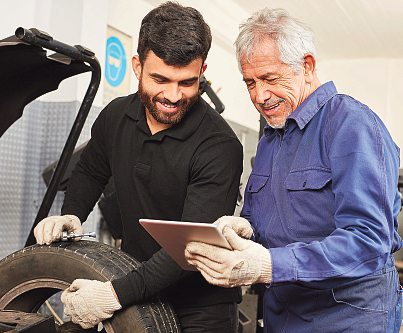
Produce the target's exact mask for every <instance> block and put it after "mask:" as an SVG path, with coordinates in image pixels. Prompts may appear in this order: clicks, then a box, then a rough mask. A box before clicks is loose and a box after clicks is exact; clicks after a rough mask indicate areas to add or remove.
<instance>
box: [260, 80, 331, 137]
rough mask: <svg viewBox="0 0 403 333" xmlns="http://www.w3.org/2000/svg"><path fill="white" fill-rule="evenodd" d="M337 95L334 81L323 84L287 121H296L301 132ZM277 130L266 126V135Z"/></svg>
mask: <svg viewBox="0 0 403 333" xmlns="http://www.w3.org/2000/svg"><path fill="white" fill-rule="evenodd" d="M336 94H337V90H336V86H335V85H334V83H333V81H329V82H326V83H325V84H322V85H321V86H320V87H319V88H318V89H316V90H315V91H314V92H313V93H312V94H310V95H309V96H308V97H307V98H306V99H305V100H304V101H303V102H302V103H301V105H299V106H298V107H297V108H296V110H295V111H294V112H293V113H291V114H290V115H289V116H288V118H287V119H294V120H295V122H296V123H297V125H298V127H299V129H300V130H302V129H304V128H305V126H306V125H307V124H308V123H309V121H310V120H311V119H312V118H313V117H314V116H315V115H316V114H317V113H318V111H319V110H320V109H321V107H322V106H323V105H324V104H325V103H326V102H327V101H328V100H329V99H330V98H332V97H333V96H334V95H336ZM273 131H275V129H273V128H271V127H270V126H269V125H266V126H265V128H264V134H265V135H266V136H267V135H270V134H271V133H272V132H273Z"/></svg>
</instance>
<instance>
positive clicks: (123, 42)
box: [103, 26, 132, 105]
mask: <svg viewBox="0 0 403 333" xmlns="http://www.w3.org/2000/svg"><path fill="white" fill-rule="evenodd" d="M131 52H132V37H130V36H128V35H126V34H125V33H123V32H121V31H119V30H117V29H115V28H113V27H111V26H108V30H107V36H106V49H105V65H104V70H103V72H104V78H105V80H104V96H103V104H104V105H105V104H108V103H109V102H110V101H111V100H112V99H114V98H116V97H120V96H125V95H128V94H129V93H130V77H131V65H130V63H131V57H132V54H131Z"/></svg>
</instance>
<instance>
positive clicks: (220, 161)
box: [62, 94, 242, 305]
mask: <svg viewBox="0 0 403 333" xmlns="http://www.w3.org/2000/svg"><path fill="white" fill-rule="evenodd" d="M241 173H242V145H241V144H240V142H239V140H238V139H237V137H236V135H235V134H234V132H233V131H232V130H231V128H230V127H229V125H228V124H227V123H226V122H225V121H224V119H223V118H222V117H221V116H220V115H219V114H218V113H217V112H215V111H214V110H213V109H212V108H211V107H210V106H209V105H208V104H207V103H206V102H205V101H204V100H203V99H202V98H199V100H198V101H197V102H196V103H195V104H194V105H193V106H192V108H191V109H190V110H189V111H188V113H187V114H186V116H185V117H184V119H183V120H182V121H181V122H180V123H179V124H176V125H174V126H172V127H170V128H168V129H166V130H163V131H160V132H158V133H156V134H154V135H152V134H151V132H150V130H149V128H148V125H147V121H146V117H145V110H144V106H143V105H142V103H141V102H140V99H139V97H138V95H137V94H134V95H130V96H127V97H122V98H118V99H116V100H114V101H112V102H111V103H110V104H109V105H108V106H107V107H106V108H105V109H104V110H103V111H102V112H101V113H100V115H99V117H98V118H97V120H96V121H95V123H94V125H93V128H92V137H91V140H90V141H89V143H88V145H87V147H86V148H85V150H84V151H83V153H82V156H81V160H80V162H79V163H78V164H77V167H76V169H75V171H74V172H73V174H72V177H71V180H70V182H69V186H68V190H67V193H66V197H65V202H64V205H63V208H62V213H63V214H66V213H68V214H74V215H77V216H78V217H79V218H80V219H81V220H82V221H85V219H86V218H87V216H88V214H89V212H90V211H91V210H92V208H93V206H94V205H95V203H96V201H97V200H98V198H99V196H100V194H101V192H102V190H103V188H104V186H105V184H106V183H107V181H108V180H109V178H110V176H113V180H114V183H115V187H116V195H117V200H118V202H119V209H120V213H121V216H122V224H123V239H122V249H123V250H124V251H125V252H127V253H129V254H130V255H132V256H134V257H135V258H136V259H137V260H139V261H146V260H149V259H150V258H152V257H153V255H154V254H156V253H157V252H158V251H159V250H160V246H159V245H158V244H157V243H156V242H155V241H154V239H153V238H152V237H151V236H150V235H149V234H148V233H147V231H145V230H144V229H143V227H142V226H141V225H140V224H139V223H138V220H139V219H140V218H151V219H167V220H178V221H194V222H213V221H215V220H216V219H217V218H218V217H220V216H222V215H231V214H233V212H234V208H235V204H236V198H237V194H238V189H239V178H240V175H241ZM157 257H158V258H154V259H155V263H154V264H155V267H154V268H155V270H154V269H153V270H151V272H153V274H151V273H150V269H148V273H149V274H148V275H147V276H144V277H143V278H144V279H145V280H144V286H141V287H138V289H140V290H141V293H142V294H143V293H144V294H145V295H147V288H151V289H152V287H150V285H152V284H153V282H155V285H158V286H159V287H158V288H160V287H161V285H163V284H164V283H165V284H166V283H167V281H168V282H169V281H170V279H173V280H175V279H176V278H175V277H172V276H171V277H170V276H169V269H172V267H173V263H172V261H171V260H170V258H166V256H161V255H158V256H157ZM157 259H158V260H157ZM161 265H163V266H161ZM164 265H165V266H164ZM161 267H167V269H166V270H163V269H162V268H161ZM174 270H175V269H174ZM178 271H179V269H178V268H176V274H179V273H178ZM158 272H160V274H161V275H160V276H158V274H159V273H158ZM192 274H193V275H192V277H190V278H188V279H184V280H182V281H181V282H180V283H177V284H176V285H174V286H173V287H172V288H171V289H172V290H171V293H172V295H174V301H175V302H177V303H181V304H187V303H189V304H195V305H204V304H209V303H220V302H227V301H233V302H234V301H238V300H239V289H235V290H226V289H224V288H217V287H213V286H211V285H209V284H208V283H207V282H206V281H205V280H204V279H203V278H202V276H201V274H199V273H192ZM158 279H159V280H161V281H163V282H161V281H160V282H158V281H157V280H158ZM137 281H138V279H137ZM142 281H143V280H142ZM120 282H121V283H116V284H114V287H115V289H117V293H118V296H119V299H120V300H121V302H122V303H123V304H129V303H130V302H132V301H136V298H138V297H139V295H138V294H139V293H138V291H136V290H132V287H133V285H132V286H130V283H128V280H126V281H120ZM168 284H169V283H168ZM149 291H150V293H152V292H153V291H152V290H149Z"/></svg>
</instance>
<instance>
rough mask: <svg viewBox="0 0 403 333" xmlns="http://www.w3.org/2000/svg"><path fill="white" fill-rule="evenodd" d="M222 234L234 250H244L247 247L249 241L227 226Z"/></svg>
mask: <svg viewBox="0 0 403 333" xmlns="http://www.w3.org/2000/svg"><path fill="white" fill-rule="evenodd" d="M222 233H223V235H224V237H225V238H226V239H227V241H228V243H229V245H230V246H231V248H232V249H233V250H243V249H245V248H246V247H247V242H248V241H247V240H246V239H244V238H242V237H239V236H238V235H237V233H236V232H235V231H234V230H233V229H232V228H230V227H228V226H225V227H224V229H223V232H222Z"/></svg>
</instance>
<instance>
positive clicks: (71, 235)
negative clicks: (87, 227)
mask: <svg viewBox="0 0 403 333" xmlns="http://www.w3.org/2000/svg"><path fill="white" fill-rule="evenodd" d="M78 237H93V238H95V237H97V234H96V233H95V232H94V231H91V232H85V233H83V234H75V233H74V232H67V231H63V232H62V241H63V242H66V241H70V240H73V239H75V238H78Z"/></svg>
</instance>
